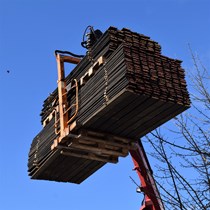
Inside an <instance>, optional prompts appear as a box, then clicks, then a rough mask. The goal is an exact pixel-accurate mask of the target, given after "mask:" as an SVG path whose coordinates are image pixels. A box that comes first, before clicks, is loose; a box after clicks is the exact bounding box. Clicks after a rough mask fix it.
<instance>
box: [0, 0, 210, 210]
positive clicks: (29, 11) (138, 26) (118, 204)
mask: <svg viewBox="0 0 210 210" xmlns="http://www.w3.org/2000/svg"><path fill="white" fill-rule="evenodd" d="M87 25H93V26H94V27H95V28H99V29H100V30H102V31H105V30H106V29H107V28H108V27H109V26H116V27H118V28H119V29H121V28H123V27H126V28H130V29H131V30H133V31H136V32H139V33H142V34H145V35H147V36H150V37H151V38H152V39H153V40H155V41H158V42H159V44H160V45H161V46H162V52H163V54H164V55H166V56H169V57H172V58H177V59H181V60H183V67H184V68H185V69H186V70H187V69H190V68H191V67H192V61H191V58H190V53H189V49H188V43H190V45H191V47H192V49H193V51H195V52H197V53H198V54H199V56H200V58H201V60H202V61H203V62H204V64H205V65H206V67H207V68H209V67H210V63H209V60H210V1H208V0H176V1H175V0H168V1H167V0H159V1H155V0H153V1H152V0H147V1H146V0H121V1H120V0H113V1H112V0H106V1H105V0H102V1H96V0H90V1H84V0H77V1H67V0H59V1H58V0H36V1H28V0H0V92H1V104H0V116H1V118H0V125H1V127H0V131H1V139H0V209H2V210H14V209H17V210H19V209H20V210H28V209H30V210H35V209H39V210H48V209H51V210H57V209H72V210H73V209H79V210H80V209H91V210H96V209H97V210H98V209H100V210H107V209H139V207H140V203H141V199H142V196H141V195H139V194H136V192H135V185H134V184H133V183H132V182H131V181H130V178H129V176H130V175H131V176H132V177H134V178H135V179H136V180H137V181H138V179H137V178H136V176H135V172H133V171H132V167H133V165H132V160H131V158H130V157H127V158H124V159H120V161H119V163H118V164H117V165H111V164H107V165H106V166H105V167H103V168H102V169H101V170H99V171H98V172H96V173H95V174H94V175H93V176H91V177H90V178H89V179H87V180H86V181H85V182H84V183H82V184H81V185H75V184H66V183H56V182H48V181H34V180H30V178H29V177H28V175H27V158H28V151H29V148H30V144H31V142H32V139H33V138H34V136H35V135H36V134H37V133H38V132H39V131H40V130H41V128H42V127H41V123H40V116H39V113H40V110H41V107H42V103H43V100H44V99H45V98H46V97H47V96H48V94H49V93H50V92H52V91H53V90H54V89H55V88H56V81H57V69H56V61H55V57H54V55H53V53H54V50H55V49H61V50H69V51H72V52H74V53H78V54H84V53H85V50H84V49H83V48H82V47H81V46H80V42H81V41H82V35H83V32H84V30H85V28H86V26H87ZM7 70H9V71H10V73H7ZM69 71H70V69H69Z"/></svg>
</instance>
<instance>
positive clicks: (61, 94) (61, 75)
mask: <svg viewBox="0 0 210 210" xmlns="http://www.w3.org/2000/svg"><path fill="white" fill-rule="evenodd" d="M56 61H57V68H58V81H57V83H58V100H59V115H60V119H59V121H60V136H59V138H58V143H59V142H60V141H61V140H62V139H63V138H64V137H65V136H66V135H68V134H69V127H68V124H69V123H70V120H69V119H68V111H67V110H68V109H69V108H68V102H67V90H66V81H65V71H64V63H65V62H67V63H72V64H78V63H79V62H80V59H78V58H75V57H71V56H62V55H60V54H57V55H56ZM74 81H75V85H76V94H78V84H77V81H76V80H74ZM76 103H77V104H76V105H75V106H76V113H77V111H78V101H76Z"/></svg>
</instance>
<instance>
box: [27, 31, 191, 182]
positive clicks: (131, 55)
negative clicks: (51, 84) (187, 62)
mask: <svg viewBox="0 0 210 210" xmlns="http://www.w3.org/2000/svg"><path fill="white" fill-rule="evenodd" d="M56 58H57V63H58V88H57V89H56V90H55V91H54V92H53V93H52V94H51V95H50V96H49V97H48V98H47V99H46V100H45V101H44V104H43V109H42V112H41V121H42V125H43V129H42V130H41V132H40V133H39V134H38V135H37V136H36V137H35V138H34V140H33V142H32V144H31V148H30V152H29V160H28V172H29V176H31V178H32V179H42V180H52V181H60V182H72V183H78V184H79V183H81V182H82V181H84V180H85V179H86V178H88V177H89V176H90V175H92V174H93V173H94V172H95V171H97V170H98V169H100V168H101V167H102V166H104V165H105V164H106V163H117V162H118V158H119V157H126V156H127V155H128V153H129V151H130V150H135V145H136V142H137V141H138V139H139V138H141V137H143V136H144V135H146V134H147V133H149V132H151V131H152V130H154V129H155V128H157V127H159V126H160V125H162V124H163V123H165V122H167V121H168V120H170V119H172V118H173V117H175V116H177V115H178V114H180V113H181V112H183V111H185V110H186V109H188V108H189V106H190V99H189V94H188V91H187V88H186V82H185V75H184V70H183V69H182V67H181V61H179V60H175V59H171V58H168V57H166V56H163V55H161V47H160V45H159V44H158V43H157V42H155V41H153V40H151V39H150V38H149V37H147V36H144V35H142V34H138V33H135V32H132V31H130V30H128V29H125V28H123V29H122V30H118V29H117V28H115V27H110V28H109V29H108V30H107V31H106V32H105V33H104V34H103V35H102V36H101V37H100V38H99V39H98V40H97V41H96V42H95V43H94V45H93V46H92V47H91V51H90V52H89V53H87V55H86V56H85V57H84V58H82V59H78V58H74V57H71V56H65V55H60V54H57V55H56ZM66 62H67V63H74V64H77V65H76V66H75V68H74V69H73V70H72V71H71V72H70V74H69V75H67V76H66V77H65V74H64V63H66Z"/></svg>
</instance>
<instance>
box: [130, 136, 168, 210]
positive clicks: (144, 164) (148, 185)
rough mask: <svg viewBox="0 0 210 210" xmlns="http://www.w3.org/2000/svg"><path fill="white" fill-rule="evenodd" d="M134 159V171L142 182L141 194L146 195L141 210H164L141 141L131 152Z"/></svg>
mask: <svg viewBox="0 0 210 210" xmlns="http://www.w3.org/2000/svg"><path fill="white" fill-rule="evenodd" d="M130 155H131V157H132V159H133V163H134V170H135V171H136V172H137V174H138V177H139V179H140V182H141V186H140V189H138V190H139V191H140V192H143V193H144V196H145V197H144V202H143V204H142V206H141V208H140V210H164V209H165V208H164V206H163V203H162V200H161V197H160V194H159V191H158V189H157V186H156V183H155V180H154V178H153V175H152V169H151V167H150V164H149V162H148V159H147V156H146V153H145V151H144V147H143V145H142V143H141V141H140V140H139V141H138V142H137V143H136V149H134V150H130Z"/></svg>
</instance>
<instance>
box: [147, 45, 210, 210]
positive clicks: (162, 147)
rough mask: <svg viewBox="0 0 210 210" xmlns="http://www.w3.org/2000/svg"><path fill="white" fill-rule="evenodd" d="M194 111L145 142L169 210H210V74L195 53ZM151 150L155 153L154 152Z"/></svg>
mask: <svg viewBox="0 0 210 210" xmlns="http://www.w3.org/2000/svg"><path fill="white" fill-rule="evenodd" d="M190 52H191V55H192V60H193V65H194V68H193V69H192V70H191V71H190V72H187V76H188V79H189V82H188V85H189V89H190V92H191V101H192V106H191V108H190V109H189V110H188V111H186V112H185V113H183V114H181V115H180V116H178V117H176V118H175V119H174V120H173V126H172V125H170V127H168V128H166V126H165V128H161V129H158V130H156V131H154V132H152V133H151V134H150V135H148V136H146V137H145V138H144V139H143V142H144V145H145V146H146V147H147V148H148V147H152V148H150V149H147V151H150V152H149V157H150V158H153V161H151V162H155V167H156V170H154V176H155V179H156V181H157V185H158V187H159V190H160V193H161V197H162V200H163V202H164V204H165V208H166V209H170V210H171V209H174V210H175V209H177V210H178V209H183V210H195V209H196V210H197V209H199V210H200V209H202V210H204V209H205V210H207V209H210V91H209V88H210V87H209V83H210V75H209V72H208V71H207V69H206V68H205V66H204V65H203V64H202V62H201V61H200V59H199V57H198V56H195V54H194V53H192V50H191V48H190ZM151 151H152V152H151Z"/></svg>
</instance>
